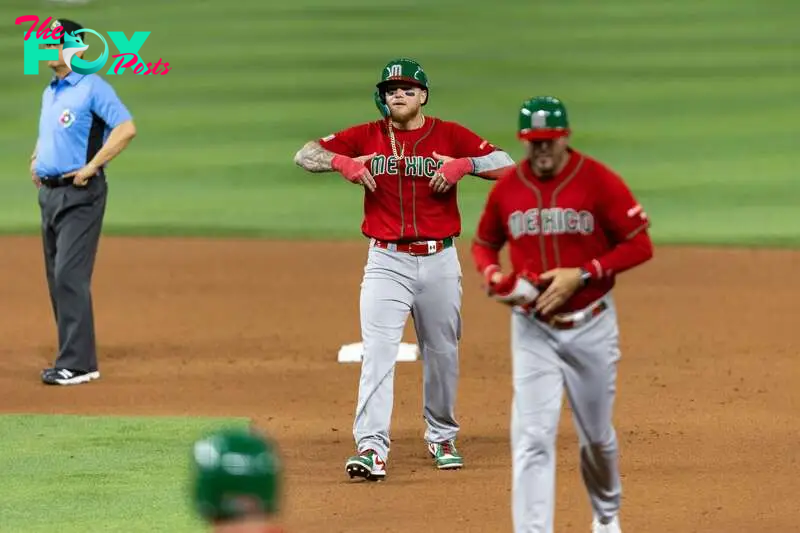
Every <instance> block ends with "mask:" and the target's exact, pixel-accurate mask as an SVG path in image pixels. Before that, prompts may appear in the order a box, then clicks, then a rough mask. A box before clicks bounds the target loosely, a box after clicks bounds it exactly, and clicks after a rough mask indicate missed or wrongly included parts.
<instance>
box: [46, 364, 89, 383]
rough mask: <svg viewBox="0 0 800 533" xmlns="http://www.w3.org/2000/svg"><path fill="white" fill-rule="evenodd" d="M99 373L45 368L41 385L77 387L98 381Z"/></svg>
mask: <svg viewBox="0 0 800 533" xmlns="http://www.w3.org/2000/svg"><path fill="white" fill-rule="evenodd" d="M99 378H100V372H98V371H96V370H95V371H94V372H82V371H80V370H68V369H66V368H47V369H45V370H43V371H42V383H44V384H46V385H79V384H81V383H88V382H90V381H92V380H93V379H99Z"/></svg>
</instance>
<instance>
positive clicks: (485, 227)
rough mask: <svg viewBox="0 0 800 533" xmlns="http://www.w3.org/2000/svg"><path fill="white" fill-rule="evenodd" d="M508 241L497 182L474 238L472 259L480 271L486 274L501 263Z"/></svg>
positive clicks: (487, 201)
mask: <svg viewBox="0 0 800 533" xmlns="http://www.w3.org/2000/svg"><path fill="white" fill-rule="evenodd" d="M505 243H506V229H505V225H504V224H503V218H502V216H501V214H500V205H499V203H498V201H497V184H495V186H494V187H493V188H492V191H491V192H490V193H489V196H488V198H487V199H486V205H485V206H484V208H483V212H482V213H481V216H480V219H479V221H478V229H477V230H476V232H475V236H474V237H473V239H472V248H471V251H472V259H473V260H474V261H475V267H476V268H477V269H478V272H480V273H481V274H485V272H486V269H487V268H489V267H491V266H499V265H500V250H501V249H502V248H503V245H504V244H505Z"/></svg>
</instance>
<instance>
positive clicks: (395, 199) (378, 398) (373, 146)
mask: <svg viewBox="0 0 800 533" xmlns="http://www.w3.org/2000/svg"><path fill="white" fill-rule="evenodd" d="M376 87H377V90H376V93H375V100H376V104H377V105H378V108H379V110H381V112H382V114H383V115H384V118H383V119H381V120H377V121H374V122H369V123H365V124H360V125H357V126H353V127H350V128H347V129H345V130H342V131H339V132H337V133H334V134H332V135H328V136H327V137H325V138H323V139H320V140H318V141H311V142H308V143H306V145H305V146H304V147H303V148H301V149H300V151H298V152H297V154H296V155H295V163H296V164H297V165H299V166H301V167H302V168H304V169H306V170H308V171H310V172H329V171H331V170H335V171H337V172H339V173H341V174H342V175H343V176H344V177H345V178H346V179H347V180H349V181H351V182H353V183H357V184H360V185H363V186H364V188H365V192H364V219H363V223H362V225H361V230H362V233H363V234H364V235H365V236H366V237H368V238H369V239H370V248H369V252H368V258H367V265H366V268H365V269H364V277H363V281H362V284H361V301H360V307H361V335H362V341H363V346H364V354H363V363H362V366H361V380H360V383H359V389H358V403H357V406H356V412H355V420H354V423H353V436H354V438H355V441H356V448H357V454H356V455H354V456H352V457H350V458H349V459H348V460H347V462H346V464H345V471H346V472H347V473H348V474H349V475H350V477H351V478H354V477H358V478H364V479H367V480H382V479H384V478H385V476H386V462H387V460H388V455H389V448H390V438H389V426H390V421H391V415H392V408H393V403H394V400H393V395H394V389H393V387H394V367H395V362H396V357H397V351H398V348H399V346H400V342H401V340H402V335H403V330H404V328H405V324H406V321H407V320H408V316H409V315H411V316H412V317H413V319H414V327H415V330H416V334H417V341H418V344H419V348H420V352H421V357H422V361H423V365H424V369H423V402H424V409H423V418H424V419H425V422H426V424H427V430H426V432H425V436H424V438H425V441H426V443H427V449H428V452H429V453H430V455H431V457H432V458H433V460H434V464H435V465H436V467H437V468H439V469H443V470H445V469H458V468H461V467H462V466H463V464H464V463H463V458H462V456H461V454H460V453H459V451H458V450H457V449H456V446H455V439H456V434H457V433H458V430H459V424H458V422H457V421H456V417H455V408H454V406H455V402H456V391H457V385H458V375H459V370H458V343H459V340H460V338H461V311H460V309H461V274H462V273H461V265H460V262H459V259H458V254H457V252H456V249H455V246H454V242H455V241H454V239H455V237H457V236H458V235H460V233H461V216H460V213H459V208H458V200H457V191H456V184H457V183H458V181H459V180H460V179H462V178H463V177H464V176H466V175H467V174H473V175H477V176H480V177H483V178H486V179H492V180H493V179H497V177H499V175H500V174H501V173H502V171H503V170H506V169H508V168H513V165H514V161H513V160H512V159H511V157H510V156H509V155H508V154H506V153H505V152H504V151H502V150H499V149H497V148H496V147H495V146H493V145H492V144H491V143H489V142H488V141H486V140H485V139H483V138H481V137H480V136H478V135H476V134H475V133H473V132H472V131H470V130H469V129H467V128H465V127H464V126H461V125H460V124H457V123H455V122H450V121H446V120H442V119H439V118H435V117H431V116H425V115H424V114H423V113H422V106H424V105H426V104H427V103H428V97H429V96H428V89H429V87H428V78H427V75H426V74H425V72H424V71H423V70H422V67H421V66H420V65H419V64H418V63H417V62H416V61H413V60H411V59H405V58H401V59H397V60H394V61H390V62H389V63H388V64H387V65H386V66H385V67H384V69H383V71H382V75H381V78H380V81H379V82H378V84H377V85H376Z"/></svg>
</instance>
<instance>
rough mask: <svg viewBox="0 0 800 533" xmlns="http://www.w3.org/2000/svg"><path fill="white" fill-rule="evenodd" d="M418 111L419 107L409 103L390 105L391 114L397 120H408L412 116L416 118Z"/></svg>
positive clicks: (401, 121)
mask: <svg viewBox="0 0 800 533" xmlns="http://www.w3.org/2000/svg"><path fill="white" fill-rule="evenodd" d="M417 113H419V108H418V107H416V108H415V107H413V106H411V105H409V104H406V105H401V106H397V107H395V106H390V107H389V114H390V116H391V117H392V120H394V121H396V122H400V123H403V122H408V121H409V120H411V119H412V118H414V117H415V116H416V115H417Z"/></svg>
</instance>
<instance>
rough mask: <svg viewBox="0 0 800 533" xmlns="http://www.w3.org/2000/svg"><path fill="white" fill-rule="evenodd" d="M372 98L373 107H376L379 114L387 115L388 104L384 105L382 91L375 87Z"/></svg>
mask: <svg viewBox="0 0 800 533" xmlns="http://www.w3.org/2000/svg"><path fill="white" fill-rule="evenodd" d="M373 100H375V107H377V108H378V111H379V112H380V114H381V116H382V117H383V118H386V117H388V116H389V106H388V105H386V97H385V95H384V94H383V92H382V91H381V90H379V89H375V93H374V94H373Z"/></svg>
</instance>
